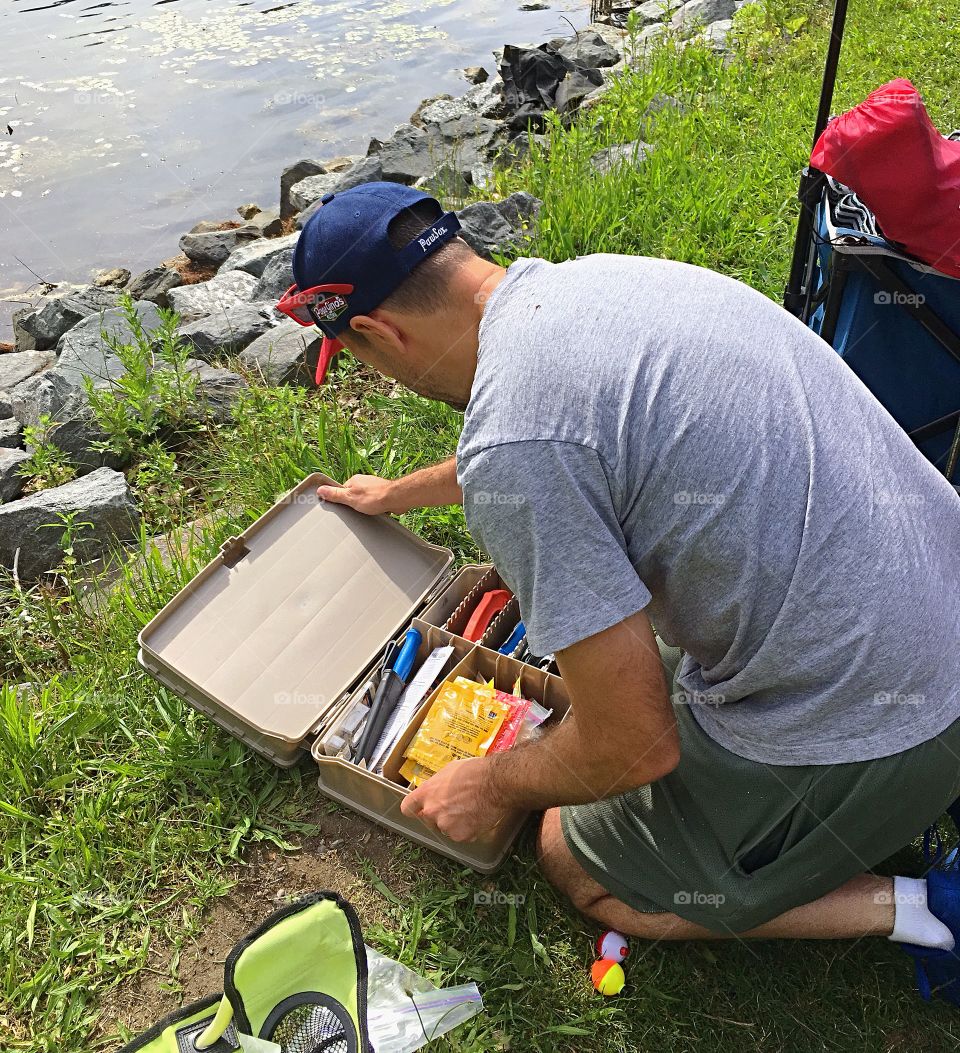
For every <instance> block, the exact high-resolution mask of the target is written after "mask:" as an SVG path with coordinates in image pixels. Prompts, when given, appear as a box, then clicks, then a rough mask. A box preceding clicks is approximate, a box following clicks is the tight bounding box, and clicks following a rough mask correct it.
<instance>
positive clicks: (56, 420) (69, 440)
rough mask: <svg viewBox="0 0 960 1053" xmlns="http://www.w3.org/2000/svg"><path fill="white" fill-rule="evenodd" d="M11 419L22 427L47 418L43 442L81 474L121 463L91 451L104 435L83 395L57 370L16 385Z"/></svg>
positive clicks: (99, 452)
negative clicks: (51, 446)
mask: <svg viewBox="0 0 960 1053" xmlns="http://www.w3.org/2000/svg"><path fill="white" fill-rule="evenodd" d="M10 397H11V403H12V409H13V415H14V418H15V419H16V420H17V421H18V422H19V423H20V424H22V425H23V426H24V428H27V427H37V426H38V425H39V424H40V419H41V417H44V416H46V417H49V419H50V420H51V422H52V423H51V424H50V426H49V428H48V430H47V431H46V435H45V438H46V441H47V442H49V443H51V444H52V445H53V446H56V447H57V448H58V449H59V450H61V451H62V452H63V453H65V454H66V455H67V458H68V459H69V460H70V462H71V463H72V464H74V465H76V467H77V470H78V471H80V472H90V471H93V470H94V469H95V468H100V467H102V466H104V465H109V466H110V467H113V468H116V467H119V466H120V460H119V459H118V458H117V457H116V456H114V455H113V454H111V453H109V452H102V451H100V450H94V449H92V448H91V446H92V444H93V443H95V442H102V441H104V440H105V439H106V438H107V436H106V435H105V434H104V432H103V431H101V429H100V428H99V426H98V425H97V423H96V422H95V421H94V419H93V412H92V411H91V409H90V405H89V403H88V402H87V398H86V395H85V393H84V392H82V391H78V390H77V388H76V387H75V386H74V384H73V382H72V380H67V379H66V378H65V377H64V376H63V375H62V374H60V373H59V372H58V371H57V370H56V369H48V370H46V371H45V372H43V373H38V374H37V375H36V376H33V377H31V378H30V379H29V380H25V381H24V382H23V383H22V384H18V385H17V386H16V387H15V388H14V389H13V391H12V392H11V393H10Z"/></svg>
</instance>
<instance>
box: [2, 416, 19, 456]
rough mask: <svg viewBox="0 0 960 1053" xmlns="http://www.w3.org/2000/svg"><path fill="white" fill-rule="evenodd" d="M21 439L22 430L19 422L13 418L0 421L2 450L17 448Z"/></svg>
mask: <svg viewBox="0 0 960 1053" xmlns="http://www.w3.org/2000/svg"><path fill="white" fill-rule="evenodd" d="M22 438H23V429H22V428H21V427H20V421H18V420H15V419H14V418H13V416H12V415H11V416H10V417H8V418H6V419H5V420H0V447H2V448H4V449H8V450H10V449H14V448H15V447H17V446H19V445H20V443H21V439H22Z"/></svg>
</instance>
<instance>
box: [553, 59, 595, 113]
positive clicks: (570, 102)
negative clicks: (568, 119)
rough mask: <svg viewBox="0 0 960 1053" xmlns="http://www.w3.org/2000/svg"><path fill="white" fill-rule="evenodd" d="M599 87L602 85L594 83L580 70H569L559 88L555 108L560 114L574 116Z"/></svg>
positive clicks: (555, 98)
mask: <svg viewBox="0 0 960 1053" xmlns="http://www.w3.org/2000/svg"><path fill="white" fill-rule="evenodd" d="M598 87H601V85H597V84H594V83H592V82H591V81H590V80H588V79H587V78H586V77H585V76H584V75H583V74H582V73H581V72H580V71H579V70H569V71H568V72H567V73H566V74H565V75H564V78H563V80H562V81H560V84H559V85H558V86H557V93H556V96H555V97H554V107H555V109H556V110H557V112H558V113H562V114H572V113H574V112H575V111H576V110H578V109H579V108H580V103H582V102H583V100H584V99H586V98H587V97H588V96H590V95H592V94H593V93H594V92H595V91H596V90H597V88H598Z"/></svg>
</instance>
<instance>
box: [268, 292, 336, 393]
mask: <svg viewBox="0 0 960 1053" xmlns="http://www.w3.org/2000/svg"><path fill="white" fill-rule="evenodd" d="M352 292H353V286H352V285H343V284H332V285H313V286H311V287H310V288H309V289H298V288H297V286H296V284H293V285H291V286H290V288H289V289H287V291H286V292H285V293H284V294H283V296H282V297H281V298H280V301H279V303H278V304H277V310H278V311H280V312H281V313H282V314H285V315H286V316H287V317H288V318H292V319H293V320H294V321H295V322H297V323H298V324H300V325H303V326H308V325H315V326H317V328H319V330H320V331H321V333H323V341H322V343H321V345H320V357H319V358H318V359H317V373H316V377H315V380H316V383H317V384H318V385H320V384H322V383H323V381H324V378H325V377H326V375H327V369H328V368H329V367H330V362H331V360H332V359H333V356H334V355H335V354H337V353H338V352H339V351H342V350H343V344H341V343H340V341H339V340H338V339H337V338H336V337H334V336H328V335H327V333H326V326H328V325H330V324H331V323H332V322H334V321H335V320H336V319H337V318H338V317H339V315H341V314H342V313H343V312H344V311H345V310H346V309H347V302H346V300H345V299H344V296H346V295H348V294H349V293H352Z"/></svg>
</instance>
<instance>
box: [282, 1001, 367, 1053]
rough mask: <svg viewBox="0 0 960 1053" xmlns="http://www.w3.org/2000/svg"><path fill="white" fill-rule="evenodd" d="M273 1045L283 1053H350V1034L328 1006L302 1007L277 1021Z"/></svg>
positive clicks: (292, 1010)
mask: <svg viewBox="0 0 960 1053" xmlns="http://www.w3.org/2000/svg"><path fill="white" fill-rule="evenodd" d="M270 1041H271V1042H276V1043H277V1045H279V1046H280V1048H281V1049H282V1050H283V1053H350V1050H351V1043H350V1042H349V1038H348V1034H347V1030H346V1028H345V1027H344V1025H343V1022H342V1021H341V1020H340V1019H339V1017H337V1015H336V1014H335V1013H334V1012H333V1011H332V1010H330V1009H328V1008H327V1007H326V1006H325V1005H298V1006H294V1008H292V1009H291V1010H290V1012H289V1013H286V1014H285V1015H284V1016H282V1017H281V1018H280V1020H278V1021H277V1025H276V1027H274V1029H273V1033H272V1034H271V1035H270Z"/></svg>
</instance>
